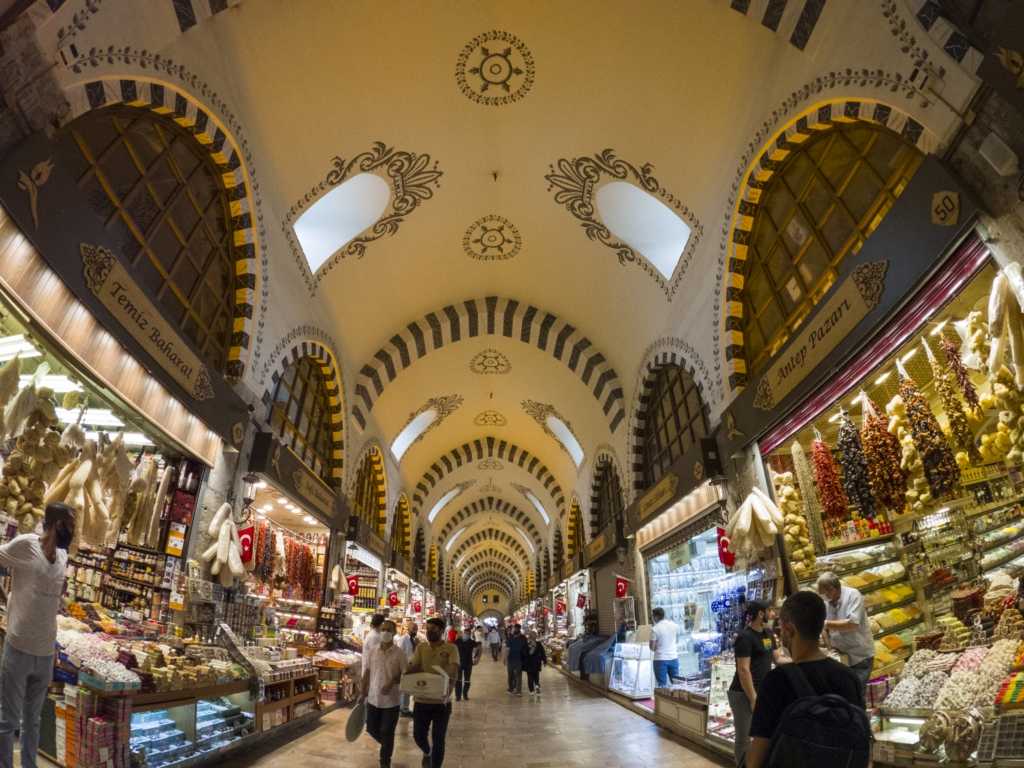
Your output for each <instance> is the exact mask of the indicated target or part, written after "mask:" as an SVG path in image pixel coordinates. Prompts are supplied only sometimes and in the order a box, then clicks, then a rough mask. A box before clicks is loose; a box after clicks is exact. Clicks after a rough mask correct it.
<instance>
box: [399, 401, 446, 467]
mask: <svg viewBox="0 0 1024 768" xmlns="http://www.w3.org/2000/svg"><path fill="white" fill-rule="evenodd" d="M436 419H437V409H436V408H428V409H427V410H425V411H424V412H423V413H421V414H420V415H419V416H417V417H416V418H415V419H413V420H412V421H410V422H409V423H408V424H406V425H405V429H403V430H402V431H401V432H399V433H398V437H396V438H395V441H394V442H393V443H391V452H392V453H393V454H394V455H395V461H401V460H402V456H404V455H405V452H406V451H407V450H409V446H410V445H412V444H413V443H415V442H416V441H417V440H418V439H419V437H420V435H422V434H423V433H424V432H426V431H427V428H428V427H429V426H430V425H431V424H433V423H434V421H435V420H436Z"/></svg>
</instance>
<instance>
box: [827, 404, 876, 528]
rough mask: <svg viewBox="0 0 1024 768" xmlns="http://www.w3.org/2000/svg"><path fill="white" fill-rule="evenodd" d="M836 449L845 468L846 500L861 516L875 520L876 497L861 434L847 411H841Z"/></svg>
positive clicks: (840, 462) (844, 485)
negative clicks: (861, 442) (861, 441)
mask: <svg viewBox="0 0 1024 768" xmlns="http://www.w3.org/2000/svg"><path fill="white" fill-rule="evenodd" d="M836 448H837V449H838V450H839V464H840V466H841V467H842V468H843V488H844V490H845V491H846V498H848V499H849V500H850V501H851V502H853V504H854V506H856V507H857V508H858V509H859V510H860V513H861V515H863V516H864V517H866V518H868V519H874V517H875V495H874V494H873V493H872V492H871V481H870V479H869V476H868V463H867V461H866V460H865V458H864V450H863V448H862V447H861V444H860V434H859V433H858V432H857V428H856V427H855V426H854V425H853V422H852V421H851V420H850V416H849V414H847V412H846V411H845V410H844V411H841V415H840V418H839V437H838V439H837V440H836Z"/></svg>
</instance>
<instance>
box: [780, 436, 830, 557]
mask: <svg viewBox="0 0 1024 768" xmlns="http://www.w3.org/2000/svg"><path fill="white" fill-rule="evenodd" d="M789 452H790V454H791V455H792V457H793V474H795V475H796V483H797V486H799V488H800V495H801V497H802V498H803V502H804V516H805V517H806V518H807V528H808V530H809V531H810V534H811V543H812V544H813V545H814V551H815V552H817V553H818V554H823V553H824V552H825V530H824V528H822V526H821V503H820V502H819V501H818V494H817V491H816V490H815V488H814V476H813V475H812V474H811V465H810V463H809V462H808V461H807V454H806V453H804V448H803V446H802V445H800V441H799V440H794V441H793V446H792V448H790V449H789Z"/></svg>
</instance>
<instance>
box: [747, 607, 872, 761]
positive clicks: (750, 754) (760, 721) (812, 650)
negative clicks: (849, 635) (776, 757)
mask: <svg viewBox="0 0 1024 768" xmlns="http://www.w3.org/2000/svg"><path fill="white" fill-rule="evenodd" d="M779 623H780V633H781V637H782V644H783V645H784V646H785V647H786V648H787V649H788V650H789V655H790V656H791V657H792V658H793V663H794V664H799V665H800V671H801V672H802V673H803V675H804V677H805V678H806V679H807V682H808V683H810V686H811V687H812V688H813V689H814V690H815V691H816V692H817V693H818V694H819V695H822V696H823V695H825V694H826V693H834V694H838V695H839V696H842V697H843V698H844V699H846V700H847V701H849V702H850V703H851V704H855V705H857V706H860V707H863V706H864V693H863V690H862V688H861V684H860V680H859V679H858V678H857V675H856V674H854V673H853V672H852V671H850V668H849V667H847V666H845V665H843V664H840V663H839V662H838V661H834V660H832V659H830V658H828V657H827V656H825V654H824V653H822V651H821V648H819V647H818V640H819V638H820V637H821V631H822V630H823V629H824V628H825V601H824V600H822V599H821V598H820V597H819V596H818V595H817V594H816V593H814V592H797V593H796V594H794V595H790V596H789V597H788V598H786V602H784V603H783V604H782V610H781V611H780V612H779ZM798 698H799V697H798V696H797V694H796V692H795V691H794V690H793V688H792V686H791V685H790V683H789V681H788V680H787V679H786V676H785V675H784V674H783V672H782V670H779V669H773V670H772V671H771V672H769V673H768V675H767V676H766V677H765V679H764V681H763V682H762V683H761V688H760V690H758V692H757V706H756V707H755V708H754V719H753V721H752V722H751V724H750V735H751V742H750V749H749V750H748V751H747V768H764V766H765V764H766V763H767V761H768V749H769V747H770V746H771V740H772V736H774V735H775V729H776V728H777V727H778V725H779V721H780V720H781V719H782V713H783V712H785V711H786V707H788V706H789V705H790V704H792V703H793V702H794V701H796V700H797V699H798Z"/></svg>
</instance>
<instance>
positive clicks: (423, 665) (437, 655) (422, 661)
mask: <svg viewBox="0 0 1024 768" xmlns="http://www.w3.org/2000/svg"><path fill="white" fill-rule="evenodd" d="M438 670H443V671H444V673H445V674H446V675H448V692H447V695H446V696H445V697H444V699H432V698H429V697H426V696H419V695H417V696H416V704H415V706H414V707H413V712H412V735H413V738H414V739H415V740H416V746H417V747H419V748H420V749H421V750H423V768H441V766H442V765H443V764H444V743H445V738H446V737H447V735H448V720H449V718H450V717H451V716H452V704H451V701H450V697H451V692H452V685H453V684H454V682H455V680H456V678H457V676H458V674H459V651H458V649H457V648H456V647H455V646H454V645H452V644H451V643H446V642H445V641H444V621H442V620H441V619H438V618H433V619H427V642H425V643H419V644H418V645H417V646H416V652H415V653H414V654H413V657H412V663H411V664H409V671H410V672H429V673H432V674H440V672H438ZM428 736H429V738H428ZM431 742H433V743H431Z"/></svg>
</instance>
